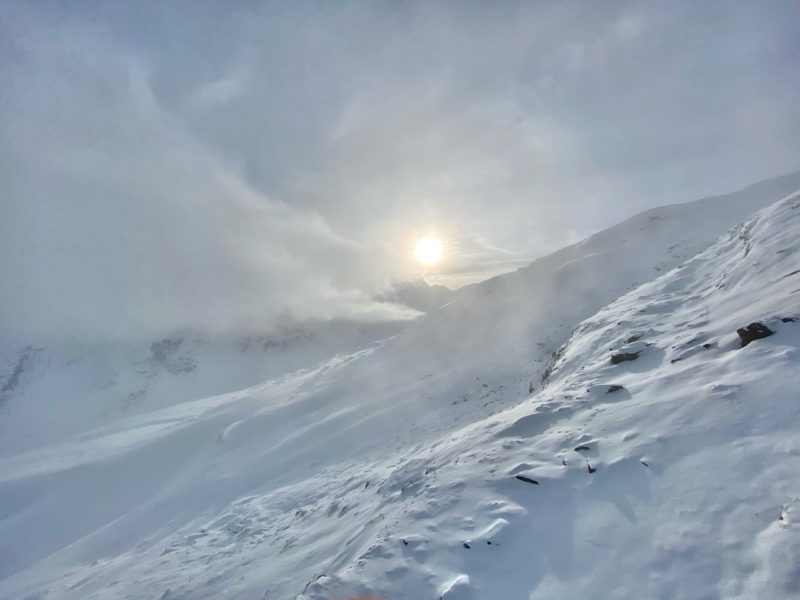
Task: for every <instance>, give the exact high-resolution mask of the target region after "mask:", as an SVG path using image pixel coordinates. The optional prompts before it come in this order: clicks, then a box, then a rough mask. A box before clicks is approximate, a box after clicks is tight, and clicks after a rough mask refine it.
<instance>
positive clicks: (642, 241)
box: [383, 172, 800, 396]
mask: <svg viewBox="0 0 800 600" xmlns="http://www.w3.org/2000/svg"><path fill="white" fill-rule="evenodd" d="M797 189H800V172H797V173H794V174H791V175H787V176H784V177H780V178H777V179H774V180H769V181H765V182H761V183H758V184H755V185H753V186H750V187H748V188H745V189H744V190H741V191H739V192H736V193H733V194H727V195H723V196H716V197H711V198H705V199H702V200H698V201H695V202H689V203H685V204H675V205H670V206H664V207H659V208H655V209H652V210H648V211H646V212H644V213H642V214H639V215H636V216H634V217H631V218H630V219H628V220H626V221H623V222H622V223H619V224H618V225H615V226H613V227H610V228H608V229H606V230H603V231H601V232H599V233H597V234H595V235H593V236H591V237H589V238H587V239H586V240H584V241H582V242H579V243H577V244H574V245H572V246H568V247H566V248H563V249H562V250H559V251H557V252H555V253H553V254H550V255H548V256H545V257H543V258H540V259H538V260H536V261H534V262H533V263H532V264H531V265H530V266H528V267H524V268H522V269H519V270H517V271H515V272H513V273H509V274H506V275H500V276H498V277H494V278H492V279H490V280H488V281H485V282H483V283H480V284H476V285H473V286H470V287H468V288H465V289H464V290H463V291H462V293H461V294H459V296H458V297H457V298H455V299H454V300H453V301H452V302H450V303H449V304H447V305H446V306H445V307H443V308H442V309H440V310H439V311H436V312H435V313H434V314H432V315H430V316H429V317H428V318H426V319H424V320H421V321H419V322H417V323H416V324H414V325H412V326H411V327H410V328H409V331H407V332H406V333H405V334H404V335H403V336H400V337H398V338H397V339H396V340H394V341H393V344H391V345H389V347H387V348H385V349H384V351H383V355H384V356H385V355H387V354H389V353H391V352H392V351H393V349H394V348H395V347H396V348H397V353H398V354H399V355H400V357H396V358H392V359H391V360H397V361H398V362H403V363H404V367H405V368H407V369H408V370H409V371H410V372H414V373H415V374H416V376H418V377H423V376H428V375H432V376H434V377H436V376H437V374H438V373H444V374H445V375H444V376H445V377H446V378H447V380H448V384H449V385H451V386H452V391H453V394H454V395H457V396H463V395H465V394H466V395H469V386H470V385H473V386H474V382H475V377H479V378H480V380H481V381H482V382H483V383H487V384H488V385H489V386H490V387H493V386H496V385H501V384H502V385H504V386H505V387H506V388H508V387H509V386H513V388H514V389H516V390H522V391H525V392H527V391H528V390H529V389H531V388H537V387H540V382H541V376H542V374H543V372H544V369H545V368H546V365H547V363H548V362H549V360H550V357H551V355H552V353H553V352H554V351H555V350H556V349H557V348H558V347H559V346H560V345H561V344H562V343H563V342H564V341H565V340H566V339H567V337H568V336H569V333H570V330H571V329H572V327H574V325H575V324H577V323H578V322H580V321H581V320H583V319H585V318H587V317H589V316H590V315H592V314H594V313H595V312H596V311H597V310H599V309H600V308H602V307H603V306H605V305H606V304H608V303H609V302H611V301H612V300H614V299H615V298H617V297H619V296H620V295H621V294H623V293H624V292H626V291H628V290H630V289H632V288H633V287H635V286H636V285H638V284H640V283H643V282H646V281H650V280H651V279H653V278H654V277H656V276H657V275H659V274H660V273H665V272H666V271H668V270H669V269H672V268H674V267H675V266H677V265H679V264H681V263H682V262H683V261H685V260H687V259H689V258H691V257H692V256H695V255H696V254H697V253H698V252H700V251H702V250H704V249H705V248H706V247H708V246H709V245H710V244H711V243H712V242H713V241H714V240H715V239H716V238H717V237H718V236H719V235H721V234H722V233H724V232H725V231H727V230H728V229H730V228H731V227H733V226H735V225H737V224H738V223H740V222H741V221H742V220H743V219H744V218H746V217H747V216H748V215H750V214H751V213H753V212H754V211H756V210H758V209H759V208H763V207H764V206H767V205H769V204H771V203H773V202H776V201H778V200H780V199H781V198H784V197H786V196H787V195H789V194H790V193H792V192H794V191H795V190H797ZM501 348H502V350H501ZM409 355H411V356H413V357H414V358H413V361H412V362H411V364H408V361H404V360H403V358H401V357H405V356H409Z"/></svg>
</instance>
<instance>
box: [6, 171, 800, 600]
mask: <svg viewBox="0 0 800 600" xmlns="http://www.w3.org/2000/svg"><path fill="white" fill-rule="evenodd" d="M795 179H797V177H795ZM789 185H794V189H797V188H800V181H792V180H789V179H782V180H779V181H778V182H771V183H768V184H762V185H760V186H755V187H754V188H750V189H748V190H745V191H744V192H742V193H739V194H736V195H732V196H728V197H721V198H715V199H708V200H704V201H700V202H697V203H691V204H685V205H675V206H670V207H663V208H659V209H654V210H652V211H648V212H647V213H644V214H642V215H639V216H636V217H633V218H632V219H629V220H628V221H626V222H624V223H622V224H620V225H617V226H615V227H612V228H610V229H608V230H605V231H603V232H600V233H598V234H596V235H595V236H592V237H591V238H589V239H588V240H586V241H584V242H581V243H580V244H577V245H575V246H571V247H569V248H566V249H564V250H561V251H559V252H556V253H554V254H552V255H550V256H548V257H545V258H543V259H540V260H537V261H535V262H534V263H533V264H532V265H531V266H530V267H527V268H525V269H522V270H520V271H518V272H516V273H513V274H509V275H506V276H502V277H498V278H495V279H492V280H490V281H487V282H484V283H483V284H479V285H476V286H472V287H471V288H469V289H467V290H465V291H464V292H463V293H462V294H460V295H459V296H458V298H457V299H455V300H453V301H452V302H451V303H450V304H448V305H447V306H445V307H443V308H441V309H439V310H437V311H434V312H432V313H430V314H429V315H428V316H426V317H424V318H422V319H419V320H418V321H416V322H414V323H413V324H412V325H411V326H409V327H408V328H407V329H406V330H405V331H404V332H402V333H400V334H398V335H395V336H393V337H389V338H386V339H384V340H383V341H381V342H377V343H373V344H371V345H367V346H364V347H363V348H361V349H359V350H358V351H355V352H347V353H343V354H338V355H336V356H334V357H333V358H331V359H329V360H327V361H325V362H323V363H321V364H319V365H317V366H315V367H310V368H306V369H304V370H301V371H296V372H294V373H291V374H288V375H284V376H281V377H279V378H277V379H271V380H269V381H265V382H263V383H259V384H256V385H254V386H252V387H248V388H245V389H240V390H236V389H235V388H232V389H231V391H229V392H228V393H223V394H221V395H216V396H212V397H200V396H198V397H200V399H196V400H184V401H180V402H174V401H164V403H163V407H161V408H158V407H156V406H153V402H155V401H153V402H151V403H150V404H147V405H146V406H147V410H138V411H134V412H132V413H131V412H120V411H119V410H116V411H106V412H105V413H104V414H103V415H102V416H100V417H98V416H92V415H87V416H86V418H85V422H86V423H88V425H87V426H86V427H85V428H84V429H82V430H81V428H80V423H79V422H78V421H76V420H75V419H73V420H71V421H70V426H69V427H68V428H62V429H59V430H58V431H59V434H58V435H56V436H53V438H52V439H51V440H49V441H48V440H47V439H46V436H44V435H39V436H38V437H37V438H36V440H37V443H36V445H33V444H32V443H31V442H26V441H25V440H28V439H29V438H28V437H23V436H18V437H16V438H15V441H14V443H8V444H5V445H2V444H0V598H3V599H4V600H5V599H19V600H23V599H25V600H33V599H38V600H44V599H48V600H50V599H62V598H63V599H80V600H88V599H103V600H105V599H123V598H124V599H137V600H138V599H146V598H153V599H161V600H176V599H186V600H194V599H212V598H213V599H219V598H232V599H242V600H245V599H247V600H249V599H253V600H260V599H261V600H285V599H294V600H298V599H300V600H347V599H348V598H351V597H354V596H376V597H379V598H381V599H383V600H426V599H429V600H435V599H438V598H442V599H447V600H519V599H536V600H543V599H547V600H562V599H571V598H598V599H628V598H631V599H651V598H652V599H662V598H663V599H673V598H679V599H711V598H726V599H734V598H741V599H750V598H757V599H768V600H769V599H783V598H800V391H799V390H800V368H798V367H800V354H799V352H800V193H798V194H795V195H791V196H789V197H786V198H784V199H782V200H780V198H781V197H782V196H784V195H785V194H786V192H787V189H786V188H787V186H789ZM776 200H779V201H778V202H777V203H775V201H776ZM764 206H766V208H763V209H762V210H759V211H758V212H757V213H755V215H753V216H751V217H747V215H748V214H749V213H751V212H752V211H754V210H756V209H758V208H761V207H764ZM743 219H746V220H745V221H744V222H743V223H741V224H739V225H738V226H737V223H740V222H741V221H742V220H743ZM730 227H734V228H733V229H731V230H729V231H727V232H726V230H727V229H729V228H730ZM720 234H722V237H720V238H719V239H718V240H717V241H716V242H714V239H715V238H716V237H717V236H718V235H720ZM698 252H699V254H698ZM795 318H796V319H797V320H796V321H792V320H791V319H795ZM754 321H761V322H763V323H764V324H765V325H767V326H768V327H769V328H770V329H771V330H772V331H773V332H774V334H773V335H771V336H769V337H765V338H763V339H758V340H756V341H753V342H752V343H750V344H749V345H747V346H746V347H744V348H741V347H740V342H739V338H738V336H737V334H736V330H737V329H738V328H741V327H745V326H747V325H748V324H749V323H751V322H754ZM612 357H622V358H628V359H631V358H633V360H626V361H623V362H618V363H617V364H612V363H615V362H617V360H618V359H615V360H614V361H612ZM231 360H233V359H232V358H230V357H227V358H226V362H225V364H226V365H228V364H230V361H231ZM59 369H60V370H56V371H55V372H56V373H57V376H58V378H60V379H57V380H58V381H61V380H69V378H68V377H66V375H64V373H65V372H66V371H64V369H61V368H60V367H59ZM177 370H178V371H180V369H177ZM248 372H249V371H248ZM171 376H174V377H181V376H182V375H181V374H173V375H171ZM36 377H39V378H40V379H39V380H29V379H35V378H36ZM48 377H50V378H51V380H48ZM53 377H56V376H55V375H48V371H47V369H46V368H44V367H42V368H41V369H39V370H38V371H36V370H34V371H33V372H32V373H31V374H29V375H26V374H25V373H21V374H18V377H17V380H18V381H15V385H14V387H15V392H14V394H11V395H9V396H8V397H7V398H6V399H5V400H4V404H0V421H2V420H4V419H5V422H4V423H3V424H2V430H3V431H8V432H9V434H10V435H11V434H12V433H13V431H14V430H15V429H16V428H19V429H20V430H24V431H29V430H30V427H31V426H30V423H31V422H34V423H36V422H38V421H36V418H37V417H36V415H35V414H34V412H32V411H31V410H22V409H21V408H19V409H17V410H15V406H17V405H16V404H15V403H18V402H21V401H23V400H25V399H27V398H29V396H26V394H27V393H29V392H30V390H31V389H40V390H41V389H50V390H53V396H52V397H51V398H47V399H46V400H47V402H44V401H39V402H38V404H36V405H37V406H39V407H51V410H52V411H53V413H52V415H51V416H50V417H49V419H50V420H52V421H54V422H55V421H57V420H58V415H60V414H64V413H67V412H68V411H69V410H70V406H69V405H67V406H64V405H63V404H62V403H60V402H59V397H58V394H57V392H56V388H57V385H56V384H57V380H52V378H53ZM26 378H27V379H26ZM46 380H47V381H50V382H49V383H47V384H45V383H43V382H45V381H46ZM170 381H172V380H170ZM531 384H533V387H534V388H535V389H533V390H531V389H530V388H531ZM165 385H166V384H165ZM171 385H175V386H178V384H177V383H174V384H171ZM37 386H38V387H37ZM26 390H28V391H27V392H26ZM65 394H66V392H65ZM79 400H80V399H79V398H78V399H76V400H75V401H76V402H79ZM95 405H96V403H95ZM41 422H47V421H41ZM12 437H13V435H12ZM518 476H519V477H521V478H522V479H520V478H518Z"/></svg>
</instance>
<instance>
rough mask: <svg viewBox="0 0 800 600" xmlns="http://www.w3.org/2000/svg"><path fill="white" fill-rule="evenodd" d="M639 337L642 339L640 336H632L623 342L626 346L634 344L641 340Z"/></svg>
mask: <svg viewBox="0 0 800 600" xmlns="http://www.w3.org/2000/svg"><path fill="white" fill-rule="evenodd" d="M641 337H642V336H640V335H632V336H631V337H629V338H628V339H627V340H625V343H626V344H632V343H633V342H636V341H638V340H640V339H641Z"/></svg>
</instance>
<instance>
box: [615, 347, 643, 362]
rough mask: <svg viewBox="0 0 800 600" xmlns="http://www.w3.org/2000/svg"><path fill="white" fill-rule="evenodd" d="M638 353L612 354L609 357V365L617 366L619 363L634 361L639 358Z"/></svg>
mask: <svg viewBox="0 0 800 600" xmlns="http://www.w3.org/2000/svg"><path fill="white" fill-rule="evenodd" d="M640 353H641V350H640V351H639V352H620V353H619V354H612V355H611V364H612V365H618V364H619V363H623V362H627V361H630V360H636V359H637V358H639V354H640Z"/></svg>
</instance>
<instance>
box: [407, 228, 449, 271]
mask: <svg viewBox="0 0 800 600" xmlns="http://www.w3.org/2000/svg"><path fill="white" fill-rule="evenodd" d="M443 254H444V245H443V244H442V242H441V240H440V239H439V238H435V237H433V236H432V235H429V236H426V237H424V238H420V239H419V240H417V243H416V244H415V245H414V256H415V257H416V259H417V260H418V261H419V262H421V263H422V264H423V265H427V266H430V265H435V264H436V263H437V262H439V261H440V260H441V259H442V255H443Z"/></svg>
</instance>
